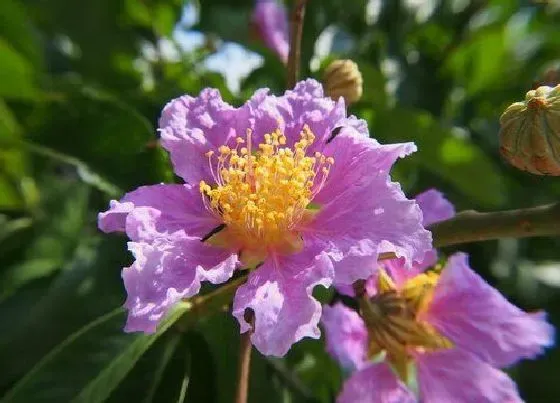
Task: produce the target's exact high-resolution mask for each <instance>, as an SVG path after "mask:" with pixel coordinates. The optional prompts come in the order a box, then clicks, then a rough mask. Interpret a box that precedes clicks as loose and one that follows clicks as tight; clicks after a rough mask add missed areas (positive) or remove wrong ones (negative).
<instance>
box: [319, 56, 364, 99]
mask: <svg viewBox="0 0 560 403" xmlns="http://www.w3.org/2000/svg"><path fill="white" fill-rule="evenodd" d="M323 83H324V84H325V91H326V93H327V95H328V96H329V97H331V98H332V99H334V100H335V101H336V100H338V98H339V97H343V98H344V101H345V102H346V105H348V104H351V103H352V102H356V101H358V100H359V99H360V98H361V97H362V84H363V80H362V73H360V69H359V68H358V65H357V64H356V63H354V62H353V61H352V60H335V61H334V62H332V63H331V64H329V66H328V67H327V68H326V70H325V73H324V74H323Z"/></svg>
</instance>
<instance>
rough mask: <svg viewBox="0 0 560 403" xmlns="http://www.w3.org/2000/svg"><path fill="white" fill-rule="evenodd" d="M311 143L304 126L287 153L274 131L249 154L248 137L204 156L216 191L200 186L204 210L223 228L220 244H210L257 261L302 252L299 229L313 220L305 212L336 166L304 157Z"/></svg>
mask: <svg viewBox="0 0 560 403" xmlns="http://www.w3.org/2000/svg"><path fill="white" fill-rule="evenodd" d="M314 140H315V136H314V134H313V133H312V132H311V130H310V129H309V127H307V126H304V128H303V130H302V131H301V133H300V140H299V141H297V142H296V143H295V144H294V145H293V147H288V146H286V137H285V136H284V134H283V133H282V132H281V131H280V130H279V129H278V130H276V131H275V132H273V133H271V134H265V136H264V142H263V143H261V144H259V145H258V147H257V149H256V150H253V149H252V141H251V131H247V137H246V139H243V138H241V137H238V138H236V146H235V148H231V147H229V146H227V145H223V146H221V147H219V148H218V150H217V151H218V152H217V153H216V152H214V151H208V153H207V154H206V155H207V156H208V161H209V164H210V169H211V172H212V175H213V177H214V180H215V186H210V185H209V184H207V183H206V182H204V181H201V182H200V192H201V193H202V196H203V201H204V204H205V206H206V208H207V209H208V210H209V211H211V212H212V213H213V214H214V215H216V216H217V217H219V219H220V220H221V221H222V222H223V223H224V224H225V228H224V230H223V231H220V233H218V234H217V235H218V237H219V238H220V239H217V238H216V237H215V238H214V239H213V240H212V239H211V240H210V241H211V242H212V241H213V242H214V244H217V245H218V246H224V247H234V248H238V250H240V251H241V253H242V254H244V255H245V257H247V255H253V257H255V258H262V257H264V256H266V255H267V254H268V253H269V252H271V251H276V252H280V253H293V252H295V251H297V250H299V249H301V247H302V241H301V238H300V237H299V235H298V234H297V224H298V223H300V222H302V221H303V220H305V219H306V218H307V217H308V216H309V215H310V214H311V211H310V210H309V208H308V207H309V206H310V203H311V201H312V200H313V198H314V197H315V195H316V194H317V193H318V192H319V191H320V190H321V188H322V187H323V185H324V184H325V182H326V180H327V177H328V175H329V171H330V169H331V167H332V165H333V163H334V159H333V158H332V157H325V156H324V155H323V154H321V153H319V152H316V153H314V155H312V156H309V155H307V150H308V148H309V146H310V145H311V144H312V143H313V141H314ZM255 255H256V256H255ZM261 261H262V260H261Z"/></svg>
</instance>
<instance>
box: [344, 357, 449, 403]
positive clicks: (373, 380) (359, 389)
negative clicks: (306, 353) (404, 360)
mask: <svg viewBox="0 0 560 403" xmlns="http://www.w3.org/2000/svg"><path fill="white" fill-rule="evenodd" d="M336 402H337V403H416V398H415V397H414V395H413V394H412V392H410V391H409V390H408V389H407V388H406V386H405V385H404V384H403V383H402V382H400V381H399V380H398V379H397V377H396V376H395V375H394V374H393V371H391V369H390V368H389V366H388V365H387V364H385V363H380V364H373V365H370V366H368V367H366V368H364V369H361V370H359V371H356V372H354V374H353V375H352V376H351V377H350V378H349V379H348V380H347V381H346V382H345V383H344V386H343V388H342V392H341V393H340V395H339V396H338V398H337V399H336ZM427 402H432V400H427ZM433 402H440V400H433ZM441 402H443V400H442V401H441Z"/></svg>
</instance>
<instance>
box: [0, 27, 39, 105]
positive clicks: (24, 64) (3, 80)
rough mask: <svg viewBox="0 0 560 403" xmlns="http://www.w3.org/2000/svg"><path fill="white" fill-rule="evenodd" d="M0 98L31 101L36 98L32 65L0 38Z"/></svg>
mask: <svg viewBox="0 0 560 403" xmlns="http://www.w3.org/2000/svg"><path fill="white" fill-rule="evenodd" d="M0 60H2V63H0V97H5V98H12V99H24V100H29V99H33V98H34V97H35V96H36V90H35V86H34V83H33V82H34V72H33V65H32V64H31V63H30V62H28V61H27V60H26V59H25V58H24V57H23V56H22V55H21V54H20V53H19V52H17V51H16V50H15V49H14V48H13V47H12V46H11V45H10V44H9V43H8V42H6V41H5V40H4V39H2V38H0Z"/></svg>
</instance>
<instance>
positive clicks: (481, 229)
mask: <svg viewBox="0 0 560 403" xmlns="http://www.w3.org/2000/svg"><path fill="white" fill-rule="evenodd" d="M428 229H429V230H430V231H432V237H433V240H434V241H433V244H434V247H436V248H441V247H443V246H449V245H457V244H461V243H469V242H477V241H488V240H491V239H499V238H526V237H535V236H554V235H560V203H555V204H549V205H545V206H538V207H532V208H527V209H518V210H507V211H496V212H491V213H479V212H476V211H472V210H469V211H463V212H461V213H459V214H457V215H456V216H455V217H453V218H451V219H450V220H446V221H442V222H439V223H437V224H434V225H432V226H430V227H429V228H428Z"/></svg>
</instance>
